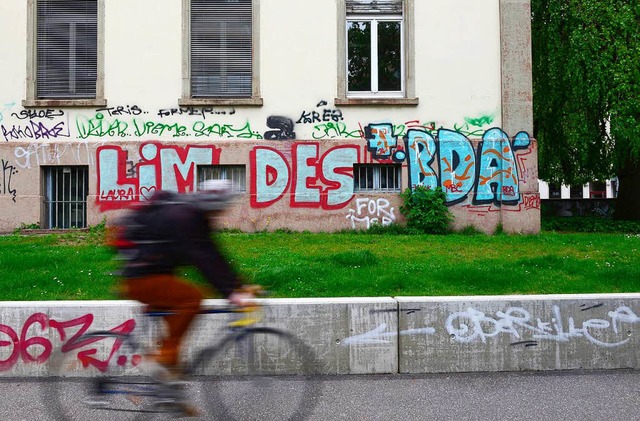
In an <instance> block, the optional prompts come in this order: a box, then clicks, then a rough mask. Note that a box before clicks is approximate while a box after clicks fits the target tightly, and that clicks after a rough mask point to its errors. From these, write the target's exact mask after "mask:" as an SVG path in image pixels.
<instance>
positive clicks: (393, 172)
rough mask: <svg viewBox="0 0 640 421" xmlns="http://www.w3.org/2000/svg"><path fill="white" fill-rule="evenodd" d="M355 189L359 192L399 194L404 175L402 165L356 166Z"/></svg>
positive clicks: (354, 172) (354, 173)
mask: <svg viewBox="0 0 640 421" xmlns="http://www.w3.org/2000/svg"><path fill="white" fill-rule="evenodd" d="M353 176H354V177H353V178H354V184H353V189H354V191H355V192H356V193H357V192H389V193H395V192H399V191H400V188H401V181H402V174H401V166H400V165H355V166H354V167H353Z"/></svg>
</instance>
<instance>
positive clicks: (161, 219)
mask: <svg viewBox="0 0 640 421" xmlns="http://www.w3.org/2000/svg"><path fill="white" fill-rule="evenodd" d="M230 198H231V185H230V182H229V181H228V180H207V181H205V182H203V183H202V184H201V185H200V188H199V189H198V190H197V191H196V192H193V193H189V194H178V193H173V192H169V191H158V192H157V193H156V194H154V196H153V197H152V198H151V199H150V200H149V201H148V202H146V203H143V204H141V205H140V206H138V207H137V208H136V209H135V210H133V211H132V213H131V214H130V215H129V216H128V217H127V218H125V221H126V222H125V225H124V226H122V227H121V229H122V231H123V232H125V233H128V234H125V238H124V240H125V242H127V245H126V246H123V247H122V244H120V245H121V248H120V250H121V255H122V256H123V257H124V260H125V262H124V267H123V271H122V275H123V281H122V283H121V286H122V290H121V292H122V295H123V296H124V297H125V298H130V299H134V300H137V301H140V302H142V303H144V304H146V305H147V306H148V307H149V308H151V309H163V310H168V313H172V314H170V315H167V316H165V317H164V320H165V322H166V324H167V327H168V329H167V330H168V334H167V335H166V337H164V338H163V340H162V343H161V345H160V348H159V351H158V352H157V353H156V354H154V355H149V356H146V357H147V360H146V362H147V363H148V364H150V367H151V368H152V370H157V369H160V370H161V372H156V374H158V375H160V376H164V375H168V377H169V378H170V379H178V378H179V377H180V373H181V370H180V367H179V360H180V358H179V357H180V355H179V349H180V344H181V341H182V339H183V337H184V334H185V333H186V332H187V330H188V329H189V326H190V324H191V322H192V321H193V319H194V318H195V316H196V315H197V314H198V312H199V310H200V306H201V301H202V299H203V294H202V292H201V291H200V289H199V288H198V287H197V286H196V285H194V284H192V283H189V282H188V281H186V280H183V279H181V278H180V277H179V276H177V274H176V270H177V268H178V267H182V266H195V267H196V268H197V269H198V270H199V271H200V272H201V274H202V275H203V276H204V278H205V279H206V280H207V281H208V282H209V283H210V284H211V285H212V286H213V287H214V288H215V289H216V290H217V291H219V292H220V293H221V294H222V295H223V296H224V297H225V298H226V299H227V300H228V301H229V302H230V303H231V304H234V305H238V306H242V305H248V304H250V302H251V300H252V299H253V298H254V295H253V293H252V292H250V289H249V288H243V286H242V284H241V282H240V278H239V277H238V275H237V273H236V272H235V271H234V269H233V268H232V266H231V265H230V264H229V263H228V261H227V259H225V257H224V255H223V254H222V252H221V250H220V248H219V247H218V246H217V244H216V243H215V241H214V240H213V238H212V234H213V229H212V226H211V221H212V218H213V217H215V216H218V214H220V213H221V212H222V211H223V210H224V209H225V208H226V207H227V206H228V203H229V200H230Z"/></svg>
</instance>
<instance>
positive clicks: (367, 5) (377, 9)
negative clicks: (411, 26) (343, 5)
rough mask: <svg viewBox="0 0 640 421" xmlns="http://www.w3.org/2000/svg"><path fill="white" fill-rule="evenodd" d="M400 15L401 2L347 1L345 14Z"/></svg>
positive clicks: (386, 0)
mask: <svg viewBox="0 0 640 421" xmlns="http://www.w3.org/2000/svg"><path fill="white" fill-rule="evenodd" d="M367 13H386V14H401V13H402V0H347V14H360V15H361V14H367Z"/></svg>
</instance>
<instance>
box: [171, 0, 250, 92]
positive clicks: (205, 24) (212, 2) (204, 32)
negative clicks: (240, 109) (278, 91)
mask: <svg viewBox="0 0 640 421" xmlns="http://www.w3.org/2000/svg"><path fill="white" fill-rule="evenodd" d="M257 2H258V0H183V9H184V17H183V25H184V26H185V28H186V30H185V31H184V33H185V34H188V35H185V39H184V41H183V50H184V51H183V60H184V66H183V67H184V69H185V70H186V69H188V70H186V71H187V72H188V74H187V75H185V78H184V81H185V82H184V83H185V84H184V86H183V98H182V99H181V100H180V104H182V105H193V104H203V103H211V104H216V103H218V104H245V105H262V100H261V99H260V98H259V91H258V81H257V74H258V69H257V61H256V57H257V54H254V52H255V51H256V50H257V45H256V44H257V33H258V29H259V28H258V23H257V13H256V12H255V11H256V9H257Z"/></svg>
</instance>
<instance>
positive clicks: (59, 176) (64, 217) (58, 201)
mask: <svg viewBox="0 0 640 421" xmlns="http://www.w3.org/2000/svg"><path fill="white" fill-rule="evenodd" d="M88 181H89V168H88V167H86V166H74V167H43V186H42V187H43V194H42V196H43V205H44V206H43V212H44V215H43V218H42V226H43V228H85V227H86V226H87V195H88V194H89V182H88Z"/></svg>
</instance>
